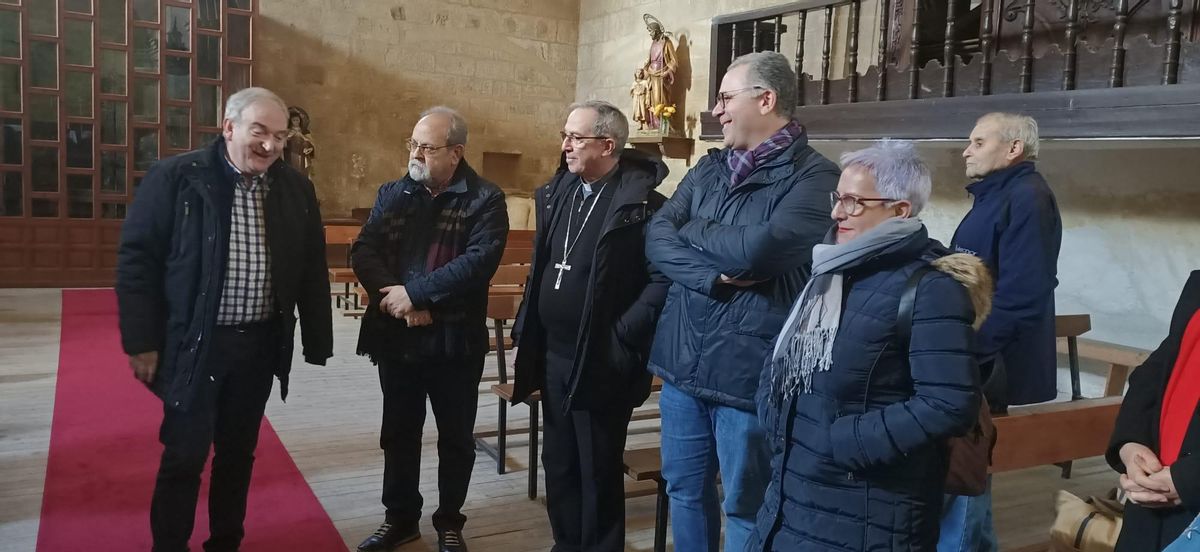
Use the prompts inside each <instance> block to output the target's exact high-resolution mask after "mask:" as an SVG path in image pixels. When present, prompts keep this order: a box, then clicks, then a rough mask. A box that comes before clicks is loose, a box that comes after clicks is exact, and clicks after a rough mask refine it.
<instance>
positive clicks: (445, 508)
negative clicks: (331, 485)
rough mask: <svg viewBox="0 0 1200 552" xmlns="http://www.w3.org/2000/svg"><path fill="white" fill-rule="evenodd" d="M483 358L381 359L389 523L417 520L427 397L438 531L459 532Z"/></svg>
mask: <svg viewBox="0 0 1200 552" xmlns="http://www.w3.org/2000/svg"><path fill="white" fill-rule="evenodd" d="M482 375H483V357H482V356H476V357H472V358H469V359H453V360H449V359H444V360H430V361H425V362H420V361H402V362H389V361H383V362H380V363H379V384H380V387H381V388H382V389H383V429H382V432H381V435H380V438H379V446H380V448H382V449H383V462H384V464H383V505H384V507H385V508H387V514H386V519H387V521H388V523H391V524H393V525H400V526H409V525H414V524H416V523H417V522H418V521H420V519H421V506H422V505H424V499H423V498H422V497H421V491H420V489H419V486H420V483H421V434H422V429H423V428H424V426H425V399H426V397H428V398H429V404H430V406H431V407H432V408H433V417H434V420H435V421H436V423H437V431H438V441H437V451H438V509H437V511H436V512H434V514H433V526H434V528H435V529H437V530H438V531H446V530H456V531H461V530H462V527H463V524H464V523H466V521H467V518H466V516H464V515H462V511H461V510H462V506H463V503H464V502H466V500H467V485H469V484H470V482H471V471H472V469H473V468H474V467H475V438H474V434H473V432H474V429H475V410H476V407H477V406H478V405H479V379H480V377H481V376H482Z"/></svg>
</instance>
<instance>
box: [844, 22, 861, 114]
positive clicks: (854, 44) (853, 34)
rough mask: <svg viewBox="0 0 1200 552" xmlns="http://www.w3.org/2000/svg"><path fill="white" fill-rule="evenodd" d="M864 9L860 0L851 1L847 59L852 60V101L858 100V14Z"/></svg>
mask: <svg viewBox="0 0 1200 552" xmlns="http://www.w3.org/2000/svg"><path fill="white" fill-rule="evenodd" d="M861 9H862V5H861V3H860V2H859V0H851V2H850V44H849V45H847V49H848V50H849V52H848V54H847V60H848V61H849V62H850V75H849V78H850V82H849V94H848V95H849V98H848V101H849V102H850V103H854V102H857V101H858V15H859V11H860V10H861Z"/></svg>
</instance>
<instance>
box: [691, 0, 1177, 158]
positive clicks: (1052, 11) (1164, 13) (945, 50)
mask: <svg viewBox="0 0 1200 552" xmlns="http://www.w3.org/2000/svg"><path fill="white" fill-rule="evenodd" d="M1195 11H1196V10H1195V8H1194V6H1193V5H1192V3H1189V4H1188V6H1186V7H1185V5H1184V2H1183V0H1134V4H1133V5H1132V6H1131V5H1130V0H869V1H864V0H806V1H800V2H791V3H788V4H784V5H780V6H778V7H775V8H768V9H761V10H755V11H751V12H745V13H740V14H734V15H726V16H720V17H717V18H714V19H713V23H712V41H711V44H712V52H711V56H710V60H711V61H710V64H711V65H710V71H709V75H710V77H709V78H710V80H709V92H710V95H715V94H716V92H717V91H718V90H719V89H720V88H719V86H720V82H721V78H722V77H723V76H724V74H725V70H726V68H727V67H728V66H729V64H730V62H731V61H732V60H733V59H734V58H736V57H737V56H740V55H743V54H746V53H750V52H757V51H776V52H780V53H783V54H784V55H787V56H789V59H791V60H792V62H793V66H794V68H795V69H796V74H797V86H798V96H799V98H798V104H799V107H798V110H797V114H796V116H797V118H798V119H800V121H801V122H802V123H804V124H805V126H806V127H807V128H808V131H809V134H810V136H811V137H813V138H817V139H822V138H826V139H869V138H878V137H884V136H889V137H896V138H914V139H928V138H963V137H965V136H966V134H967V133H968V132H969V131H970V128H971V126H972V124H973V122H974V120H975V118H977V117H978V116H979V115H981V114H983V113H985V112H988V111H998V110H1002V111H1017V112H1024V113H1027V114H1029V115H1032V116H1034V117H1036V118H1037V119H1038V121H1039V124H1040V126H1041V130H1042V135H1043V136H1045V137H1047V138H1094V137H1195V136H1200V45H1198V44H1197V43H1196V42H1194V41H1195V40H1197V39H1198V38H1200V18H1197V17H1195V15H1196V14H1195ZM865 12H866V13H869V14H870V15H869V19H868V18H866V17H864V16H863V14H864V13H865ZM816 33H819V34H816ZM818 37H819V39H818ZM864 44H865V47H864ZM793 48H794V50H793ZM818 49H819V58H818V57H816V56H817V50H818ZM785 50H786V51H785ZM863 50H865V51H863ZM709 102H710V104H709V105H710V107H711V99H710V100H709ZM720 134H721V129H720V124H719V123H718V122H717V121H716V120H715V119H713V118H712V117H711V115H710V114H709V113H707V112H706V113H703V114H702V117H701V138H702V139H719V138H720Z"/></svg>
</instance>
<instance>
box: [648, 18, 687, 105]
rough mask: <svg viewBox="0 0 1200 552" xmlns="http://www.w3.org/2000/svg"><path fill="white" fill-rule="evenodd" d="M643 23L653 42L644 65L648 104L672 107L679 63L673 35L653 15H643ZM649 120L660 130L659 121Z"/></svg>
mask: <svg viewBox="0 0 1200 552" xmlns="http://www.w3.org/2000/svg"><path fill="white" fill-rule="evenodd" d="M642 21H644V22H645V23H646V31H648V32H649V33H650V41H651V42H650V54H649V55H648V56H647V57H646V63H645V64H644V65H642V71H644V73H645V78H646V103H647V104H648V105H649V106H650V107H651V109H653V108H654V106H658V105H662V106H669V105H672V104H671V91H670V87H671V85H673V84H675V70H676V69H677V68H678V62H677V61H676V59H675V45H674V44H673V43H671V37H670V34H671V33H669V32H667V30H666V28H664V27H663V24H662V22H661V21H659V20H658V18H656V17H654V16H653V15H650V14H648V13H647V14H643V15H642ZM647 118H648V119H649V120H648V126H649V127H650V128H651V129H658V125H659V121H658V119H657V118H655V117H647Z"/></svg>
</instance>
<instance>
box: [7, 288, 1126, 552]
mask: <svg viewBox="0 0 1200 552" xmlns="http://www.w3.org/2000/svg"><path fill="white" fill-rule="evenodd" d="M60 301H61V299H60V295H59V292H58V290H10V289H0V358H2V359H4V362H2V363H0V551H3V552H7V551H13V552H18V551H19V552H28V551H31V550H33V549H34V547H35V543H36V539H37V525H38V516H39V512H40V508H41V498H42V486H43V483H44V478H45V462H46V453H47V447H48V443H49V432H50V418H51V413H52V411H53V407H54V383H55V373H56V370H57V366H58V344H59V319H60ZM334 331H335V346H336V352H335V358H333V359H331V361H330V364H329V365H328V366H326V367H314V366H308V365H303V364H300V363H297V364H296V367H295V369H294V370H293V376H292V378H293V383H292V386H291V389H292V390H291V395H290V396H289V397H288V402H287V404H283V403H281V402H280V401H279V399H278V396H277V395H276V396H273V397H272V399H271V402H270V403H269V405H268V407H267V416H268V417H269V419H270V420H271V423H272V424H273V425H274V427H275V429H276V431H277V432H278V433H279V436H280V438H281V439H282V440H283V443H284V445H285V446H286V447H287V448H288V451H289V452H290V453H291V454H292V457H293V458H294V459H295V461H296V464H297V465H298V466H299V468H300V470H301V472H303V474H304V476H305V478H306V479H307V481H308V482H309V484H310V485H311V486H312V488H313V490H314V491H315V493H316V495H317V497H318V499H319V500H320V502H321V504H322V505H323V506H324V507H325V509H326V511H327V512H329V515H330V517H331V518H332V519H333V522H334V524H335V526H336V527H337V529H338V531H339V532H340V533H341V535H342V537H343V539H344V540H345V543H346V546H347V548H349V549H351V550H352V549H353V547H354V546H355V545H357V543H358V542H359V541H360V540H361V539H363V538H364V537H366V536H367V535H369V534H370V533H371V532H372V531H374V530H375V528H376V527H377V526H378V524H379V523H380V522H381V521H382V506H381V505H380V503H379V489H380V485H381V483H382V477H383V455H382V452H381V451H380V450H379V448H378V439H379V434H378V431H379V419H380V415H381V411H382V399H381V395H380V391H379V384H378V378H377V374H376V372H375V369H374V367H372V366H371V365H370V363H369V362H367V361H366V359H363V358H361V357H357V356H354V354H353V352H354V344H355V339H356V337H357V331H358V321H357V320H352V319H347V318H343V317H341V316H337V317H336V319H335V324H334ZM494 359H495V357H494V356H490V357H489V367H488V371H489V372H494V370H495V364H494V362H495V360H494ZM1100 383H1102V382H1099V381H1098V379H1096V378H1091V379H1085V392H1093V391H1092V389H1093V388H1094V387H1095V386H1097V385H1099V384H1100ZM486 387H487V384H485V385H482V386H481V390H484V389H485V388H486ZM496 411H497V410H496V400H495V398H494V397H493V396H492V395H491V394H490V393H488V392H481V394H480V404H479V415H478V422H477V424H476V425H477V427H478V428H480V429H488V428H493V427H494V426H495V420H496ZM527 417H528V409H527V408H525V407H524V406H520V407H514V408H510V409H509V421H510V423H511V424H513V425H514V426H522V427H523V426H525V424H526V422H527ZM433 424H434V422H433V415H432V413H429V414H428V415H427V421H426V431H425V436H424V444H423V447H424V448H423V450H424V455H423V462H422V477H421V480H422V486H421V492H422V493H423V494H424V495H425V503H426V507H425V511H426V513H425V518H424V520H423V521H422V531H423V539H422V540H421V541H419V542H416V543H413V544H410V545H407V546H405V547H403V548H401V549H400V550H401V551H402V552H417V551H425V550H433V549H434V548H435V546H436V537H435V535H434V533H433V529H432V526H431V525H430V523H429V515H430V514H431V513H432V512H433V510H435V509H436V508H437V455H436V439H437V435H436V429H435V426H434V425H433ZM654 425H655V422H653V421H643V422H636V423H635V426H634V427H635V428H644V429H650V428H653V427H654ZM657 439H658V435H657V433H654V432H636V433H635V434H633V435H631V436H630V438H629V447H630V448H637V447H642V446H653V445H655V444H656V443H657ZM527 454H528V449H527V448H526V443H525V439H524V438H523V437H522V436H513V438H512V439H510V448H509V453H508V458H509V462H508V464H509V466H510V468H511V469H512V471H510V472H509V473H507V474H505V475H497V474H496V471H495V465H494V463H493V462H492V460H491V458H489V457H487V456H486V455H484V454H482V453H479V455H478V459H477V461H476V464H475V474H474V477H473V479H472V485H471V490H470V493H469V495H468V497H467V504H466V507H465V509H464V513H465V514H466V515H467V517H468V518H469V519H468V522H467V527H466V529H465V535H466V537H467V538H468V540H469V544H470V545H471V546H472V548H473V549H474V550H487V551H493V552H524V551H544V550H548V549H549V548H550V544H551V538H550V530H549V525H548V523H547V521H546V513H545V509H544V506H543V505H542V503H541V501H531V500H528V499H527V498H526V496H525V491H526V477H527V473H526V471H525V469H524V468H525V466H524V459H525V458H526V457H527ZM1114 483H1115V477H1114V476H1113V474H1112V473H1111V472H1110V471H1109V470H1108V469H1107V467H1106V466H1105V465H1104V464H1103V462H1102V461H1101V460H1099V459H1089V460H1086V461H1083V462H1078V463H1077V464H1076V466H1075V476H1074V477H1073V478H1072V479H1070V480H1063V479H1061V478H1059V476H1058V470H1057V468H1049V467H1048V468H1035V469H1031V470H1025V471H1022V472H1016V473H1011V474H1003V475H1001V476H998V477H997V478H996V481H995V488H996V491H995V521H996V528H997V530H998V532H999V535H1000V540H1001V543H1002V545H1003V548H1004V549H1006V550H1013V549H1018V548H1025V547H1028V546H1029V545H1033V544H1036V543H1038V542H1042V541H1044V540H1045V539H1046V534H1047V529H1048V527H1049V525H1050V522H1051V520H1052V518H1053V513H1054V504H1053V497H1054V493H1055V491H1056V490H1057V489H1059V488H1066V489H1069V490H1071V491H1073V492H1076V494H1080V495H1088V494H1102V493H1103V492H1104V491H1105V490H1106V489H1108V488H1110V487H1111V486H1112V485H1113V484H1114ZM630 486H631V487H632V483H631V484H630ZM539 493H540V494H544V489H541V490H540V491H539ZM627 516H628V522H627V523H628V535H627V540H626V550H630V551H648V550H651V549H652V545H653V523H654V497H653V496H644V497H640V498H635V499H630V500H629V501H628V502H627ZM317 552H322V551H317Z"/></svg>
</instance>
